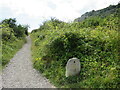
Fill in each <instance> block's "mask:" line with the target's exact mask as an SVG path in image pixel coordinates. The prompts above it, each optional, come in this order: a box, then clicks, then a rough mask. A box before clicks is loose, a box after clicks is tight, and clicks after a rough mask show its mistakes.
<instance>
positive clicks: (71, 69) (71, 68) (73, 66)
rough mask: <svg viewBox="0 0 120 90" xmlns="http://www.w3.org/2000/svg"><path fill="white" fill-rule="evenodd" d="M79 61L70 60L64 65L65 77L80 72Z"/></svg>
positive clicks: (75, 59)
mask: <svg viewBox="0 0 120 90" xmlns="http://www.w3.org/2000/svg"><path fill="white" fill-rule="evenodd" d="M80 67H81V66H80V60H79V59H77V58H71V59H69V60H68V62H67V64H66V77H68V76H74V75H77V74H79V72H80Z"/></svg>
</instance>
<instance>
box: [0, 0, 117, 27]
mask: <svg viewBox="0 0 120 90" xmlns="http://www.w3.org/2000/svg"><path fill="white" fill-rule="evenodd" d="M118 2H119V0H0V8H2V9H3V11H4V8H9V9H10V11H11V12H12V13H13V14H12V16H11V17H16V18H17V19H18V20H19V21H20V23H24V22H26V24H30V25H31V28H32V29H33V28H35V27H36V28H37V26H38V25H39V24H40V23H41V22H42V21H43V20H44V19H47V18H50V17H56V18H58V19H60V20H63V21H71V20H74V19H75V18H77V17H80V15H81V14H83V13H85V12H87V11H91V10H93V9H94V10H98V9H102V8H105V7H107V6H109V5H110V4H117V3H118ZM0 10H1V9H0ZM1 12H2V11H1ZM6 12H7V11H6ZM1 15H4V13H2V14H1ZM24 15H25V16H24ZM5 16H6V15H5ZM8 16H9V15H8ZM3 17H4V16H3ZM9 17H10V16H9ZM5 18H6V17H5ZM28 19H30V20H28ZM38 20H40V21H39V22H38ZM36 22H37V23H36Z"/></svg>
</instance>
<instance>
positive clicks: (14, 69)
mask: <svg viewBox="0 0 120 90" xmlns="http://www.w3.org/2000/svg"><path fill="white" fill-rule="evenodd" d="M2 86H3V87H4V88H54V86H53V85H51V84H50V83H49V81H48V80H47V79H46V78H45V77H43V76H42V75H41V74H40V73H39V72H38V71H36V70H35V69H33V67H32V62H31V39H30V37H29V36H28V37H27V43H26V44H25V45H24V46H23V47H22V48H21V49H20V50H19V51H18V52H17V53H16V55H15V56H14V58H12V59H11V61H10V63H9V64H8V65H7V67H6V68H5V69H4V70H3V73H2Z"/></svg>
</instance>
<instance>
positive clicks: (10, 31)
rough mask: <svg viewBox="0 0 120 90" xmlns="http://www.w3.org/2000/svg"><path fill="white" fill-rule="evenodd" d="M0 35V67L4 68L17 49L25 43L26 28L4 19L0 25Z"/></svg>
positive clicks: (13, 20)
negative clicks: (0, 46)
mask: <svg viewBox="0 0 120 90" xmlns="http://www.w3.org/2000/svg"><path fill="white" fill-rule="evenodd" d="M0 32H2V33H1V34H0V36H1V44H2V48H1V50H0V51H2V54H1V55H2V56H1V58H2V59H0V60H1V61H0V62H1V64H2V66H5V65H6V64H7V63H8V62H9V60H10V59H11V58H12V57H13V56H14V54H15V53H16V52H17V50H18V49H20V48H21V47H22V45H23V44H24V43H25V36H26V35H28V26H23V25H20V24H19V25H17V24H16V19H12V18H10V19H5V20H3V21H1V23H0Z"/></svg>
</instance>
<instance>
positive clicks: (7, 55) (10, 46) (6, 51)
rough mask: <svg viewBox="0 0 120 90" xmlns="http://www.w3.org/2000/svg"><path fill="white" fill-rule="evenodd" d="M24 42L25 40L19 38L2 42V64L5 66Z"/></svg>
mask: <svg viewBox="0 0 120 90" xmlns="http://www.w3.org/2000/svg"><path fill="white" fill-rule="evenodd" d="M24 43H25V40H23V39H17V40H15V41H8V42H5V43H4V44H2V66H3V67H4V66H5V65H6V64H7V63H8V62H9V61H10V59H11V58H12V57H13V56H14V55H15V53H16V52H17V51H18V50H19V49H20V48H21V47H22V45H23V44H24Z"/></svg>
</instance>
